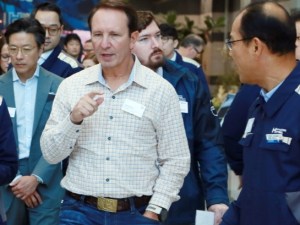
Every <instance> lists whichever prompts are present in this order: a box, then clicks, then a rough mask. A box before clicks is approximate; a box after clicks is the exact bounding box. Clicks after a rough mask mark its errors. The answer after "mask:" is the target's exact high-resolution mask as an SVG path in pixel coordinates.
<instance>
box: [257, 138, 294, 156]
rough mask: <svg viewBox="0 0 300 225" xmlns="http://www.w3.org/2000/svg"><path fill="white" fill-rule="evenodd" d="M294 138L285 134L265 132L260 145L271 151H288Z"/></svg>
mask: <svg viewBox="0 0 300 225" xmlns="http://www.w3.org/2000/svg"><path fill="white" fill-rule="evenodd" d="M292 140H293V138H292V137H289V136H288V135H286V134H285V135H283V134H265V136H264V138H263V139H262V142H261V144H260V145H259V147H261V148H263V149H266V150H270V151H282V152H287V151H289V149H290V146H291V142H292Z"/></svg>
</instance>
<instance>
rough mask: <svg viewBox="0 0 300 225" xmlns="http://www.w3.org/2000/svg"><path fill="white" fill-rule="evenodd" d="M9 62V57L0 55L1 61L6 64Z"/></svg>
mask: <svg viewBox="0 0 300 225" xmlns="http://www.w3.org/2000/svg"><path fill="white" fill-rule="evenodd" d="M9 60H10V56H9V55H2V54H1V61H3V62H8V61H9Z"/></svg>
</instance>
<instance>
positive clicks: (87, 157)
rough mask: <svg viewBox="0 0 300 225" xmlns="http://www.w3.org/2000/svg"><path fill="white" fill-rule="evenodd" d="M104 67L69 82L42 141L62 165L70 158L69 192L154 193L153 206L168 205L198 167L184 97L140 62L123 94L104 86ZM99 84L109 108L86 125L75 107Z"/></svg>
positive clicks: (48, 156) (108, 194)
mask: <svg viewBox="0 0 300 225" xmlns="http://www.w3.org/2000/svg"><path fill="white" fill-rule="evenodd" d="M101 71H102V69H101V65H96V66H93V67H91V68H88V69H86V70H83V71H81V72H79V73H77V74H75V75H73V76H71V77H69V78H67V79H66V80H64V81H63V82H62V83H61V85H60V87H59V90H58V92H57V95H56V97H55V100H54V103H53V107H52V112H51V115H50V118H49V120H48V123H47V125H46V128H45V130H44V133H43V136H42V139H41V145H42V151H43V154H44V157H45V158H46V160H48V161H49V162H50V163H58V162H60V161H61V160H63V159H64V158H66V157H67V156H69V167H68V170H67V174H66V176H65V177H64V178H63V180H62V186H63V187H64V188H66V189H67V190H69V191H72V192H75V193H77V194H83V195H91V196H95V197H98V196H102V197H111V198H125V197H130V196H141V195H152V198H151V201H150V203H151V204H155V205H158V206H161V207H163V208H166V209H168V208H169V207H170V205H171V203H172V202H173V201H176V200H178V199H179V196H178V192H179V189H180V188H181V186H182V183H183V180H184V177H185V176H186V174H187V173H188V171H189V166H190V164H189V163H190V153H189V150H188V145H187V140H186V135H185V131H184V126H183V121H182V117H181V113H180V107H179V100H178V96H177V94H176V92H175V90H174V89H173V87H172V86H171V85H170V84H169V83H168V82H167V81H165V80H164V79H163V78H162V77H160V76H159V75H157V74H156V73H154V72H153V71H151V70H150V69H148V68H146V67H144V66H142V65H141V64H140V62H139V61H138V60H137V59H135V64H134V66H133V69H132V72H131V75H130V78H129V80H128V82H127V83H125V84H124V85H122V86H120V87H119V88H118V89H117V90H115V91H111V90H110V89H109V87H107V86H106V85H105V84H103V81H104V80H103V77H102V74H101ZM99 77H100V78H99ZM101 80H102V82H99V81H101ZM97 89H98V90H99V89H101V90H103V92H104V94H105V98H104V102H103V103H102V105H100V106H99V108H98V110H97V112H95V113H94V114H93V115H92V116H90V117H87V118H85V119H84V121H83V122H82V124H81V125H75V124H73V123H72V122H71V121H70V117H69V115H70V112H71V110H72V109H73V107H74V105H75V104H76V103H77V102H78V101H79V99H80V98H81V97H82V96H83V95H85V94H87V93H88V92H90V91H92V90H97ZM125 100H131V101H133V102H134V104H137V105H140V106H141V105H142V106H144V107H145V110H144V112H143V114H142V116H141V117H139V116H137V115H134V114H132V113H130V112H128V111H126V110H125V111H124V110H123V109H124V102H125ZM122 107H123V108H122ZM129 111H130V110H129Z"/></svg>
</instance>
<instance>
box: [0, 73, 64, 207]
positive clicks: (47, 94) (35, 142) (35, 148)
mask: <svg viewBox="0 0 300 225" xmlns="http://www.w3.org/2000/svg"><path fill="white" fill-rule="evenodd" d="M61 81H62V78H60V77H58V76H56V75H54V74H52V73H50V72H48V71H47V70H45V69H43V68H42V67H40V72H39V77H38V85H37V94H36V103H35V113H34V117H35V118H34V124H33V136H32V142H31V149H30V155H29V158H28V165H29V174H22V175H31V174H35V175H37V176H39V177H41V178H42V180H43V184H41V185H39V186H38V192H39V193H40V195H41V197H42V199H43V205H44V207H47V208H52V207H57V206H58V205H60V201H61V198H62V197H63V195H64V191H63V189H62V188H61V187H60V184H59V183H60V180H61V179H62V171H61V164H60V163H59V164H56V165H50V164H49V163H47V162H46V160H45V159H44V157H43V156H42V152H41V147H40V137H41V134H42V132H43V129H44V127H45V124H46V122H47V120H48V117H49V115H50V112H51V108H52V103H53V100H54V96H55V93H56V90H57V88H58V86H59V84H60V82H61ZM0 95H3V97H4V98H5V100H6V103H7V106H8V107H12V108H15V107H16V105H15V98H14V91H13V81H12V69H10V70H9V71H8V72H7V73H6V74H4V75H3V76H1V77H0ZM17 116H18V115H15V116H14V117H11V120H12V123H13V128H14V134H15V138H16V143H18V133H17V127H16V118H17ZM17 146H18V144H17ZM18 173H20V171H18ZM2 190H3V194H4V203H5V208H6V210H7V209H8V208H9V207H10V204H11V202H12V199H13V198H14V196H13V194H12V193H11V191H10V190H9V189H8V188H3V189H2Z"/></svg>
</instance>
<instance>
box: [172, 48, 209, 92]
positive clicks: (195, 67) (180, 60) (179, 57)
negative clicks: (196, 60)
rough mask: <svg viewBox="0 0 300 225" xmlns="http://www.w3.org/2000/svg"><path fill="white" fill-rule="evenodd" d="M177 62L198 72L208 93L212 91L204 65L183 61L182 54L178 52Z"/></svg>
mask: <svg viewBox="0 0 300 225" xmlns="http://www.w3.org/2000/svg"><path fill="white" fill-rule="evenodd" d="M175 62H176V63H177V64H179V65H181V66H183V67H186V68H188V69H189V70H190V71H191V72H192V73H193V74H196V75H197V76H198V78H199V79H200V80H201V84H202V85H203V86H204V88H205V89H206V91H207V92H208V93H210V91H209V87H208V84H207V80H206V77H205V74H204V72H203V70H202V67H200V66H199V67H197V66H195V65H194V64H192V63H188V62H185V61H183V59H182V56H181V55H180V54H179V53H178V52H176V59H175Z"/></svg>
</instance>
